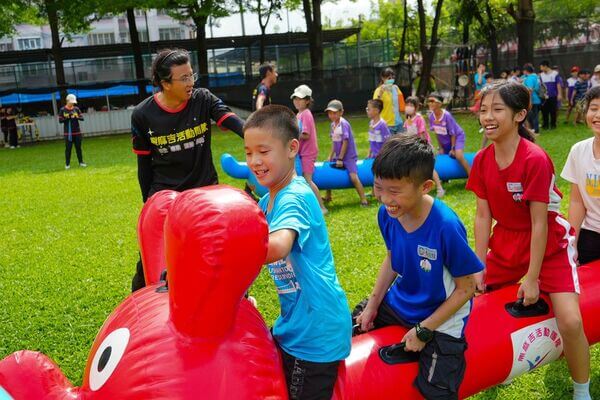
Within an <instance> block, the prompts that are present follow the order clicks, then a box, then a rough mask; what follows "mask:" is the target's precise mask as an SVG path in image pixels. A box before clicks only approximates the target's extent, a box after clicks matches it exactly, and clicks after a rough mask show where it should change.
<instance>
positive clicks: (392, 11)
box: [347, 0, 431, 59]
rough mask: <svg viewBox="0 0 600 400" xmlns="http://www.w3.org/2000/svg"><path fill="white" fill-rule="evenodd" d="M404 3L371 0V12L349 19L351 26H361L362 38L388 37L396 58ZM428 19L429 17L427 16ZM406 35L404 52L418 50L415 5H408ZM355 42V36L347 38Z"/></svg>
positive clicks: (400, 37) (399, 44) (402, 22)
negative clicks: (360, 18)
mask: <svg viewBox="0 0 600 400" xmlns="http://www.w3.org/2000/svg"><path fill="white" fill-rule="evenodd" d="M403 8H404V4H403V2H402V1H385V0H377V3H375V1H374V0H371V14H370V15H369V16H366V19H364V20H362V21H359V20H358V19H351V25H352V27H358V26H359V24H360V26H362V29H361V31H360V34H361V39H362V40H381V39H388V38H389V39H390V40H391V41H392V44H393V47H394V57H393V58H394V59H397V57H398V55H399V54H400V48H401V46H402V43H401V41H402V27H403V24H404V10H403ZM428 19H430V20H431V18H430V17H429V16H428ZM406 34H407V37H406V54H410V53H418V52H419V21H418V17H417V10H416V8H415V7H413V6H411V4H410V3H409V5H408V29H407V32H406ZM347 42H348V43H355V42H356V36H352V37H350V38H349V39H348V40H347Z"/></svg>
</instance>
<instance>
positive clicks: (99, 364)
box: [90, 328, 130, 391]
mask: <svg viewBox="0 0 600 400" xmlns="http://www.w3.org/2000/svg"><path fill="white" fill-rule="evenodd" d="M129 335H130V333H129V329H127V328H119V329H117V330H115V331H112V332H111V333H110V334H109V335H108V336H106V337H105V338H104V340H103V341H102V344H100V347H98V350H97V351H96V354H94V358H93V360H92V365H91V366H90V389H92V390H93V391H95V390H98V389H100V388H101V387H102V386H103V385H104V384H105V383H106V381H107V380H108V378H110V376H111V375H112V373H113V372H114V371H115V369H116V368H117V365H119V361H121V358H122V357H123V354H124V353H125V349H126V348H127V343H129Z"/></svg>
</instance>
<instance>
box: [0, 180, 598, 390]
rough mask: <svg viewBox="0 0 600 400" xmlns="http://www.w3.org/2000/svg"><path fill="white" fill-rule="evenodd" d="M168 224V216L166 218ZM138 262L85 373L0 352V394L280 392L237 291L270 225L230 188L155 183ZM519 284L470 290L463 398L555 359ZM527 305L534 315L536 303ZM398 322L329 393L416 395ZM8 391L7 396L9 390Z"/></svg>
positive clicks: (348, 364)
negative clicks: (519, 300) (136, 281)
mask: <svg viewBox="0 0 600 400" xmlns="http://www.w3.org/2000/svg"><path fill="white" fill-rule="evenodd" d="M163 227H164V228H163ZM138 232H139V234H140V239H139V240H140V248H141V251H142V259H143V261H144V273H145V276H146V280H147V282H148V283H154V282H157V281H158V280H159V277H160V275H161V273H162V271H163V270H164V266H165V264H166V266H167V271H168V276H167V278H168V279H167V280H168V287H167V283H166V282H164V281H163V282H160V281H158V283H157V284H153V285H150V286H149V287H147V288H145V289H142V290H140V291H138V292H136V293H135V294H133V295H132V296H130V297H128V298H127V299H126V300H125V301H124V302H123V303H122V304H121V305H119V307H117V309H116V310H115V311H114V312H113V313H112V315H111V316H110V317H109V318H108V320H107V321H106V322H105V323H104V326H103V327H102V328H101V330H100V332H99V333H98V336H97V337H96V340H95V342H94V345H93V346H92V350H91V352H90V356H89V358H88V362H87V366H86V370H85V375H84V379H83V385H82V386H81V387H79V388H75V387H73V386H72V385H71V384H70V383H69V381H68V380H67V379H66V378H65V376H64V375H63V374H62V372H61V371H60V370H59V368H58V367H57V366H56V365H55V364H54V363H53V362H52V361H51V360H50V359H48V358H47V357H46V356H44V355H42V354H40V353H36V352H30V351H20V352H17V353H14V354H13V355H11V356H9V357H7V358H5V359H4V360H2V361H0V399H3V394H4V393H3V391H2V390H4V391H5V392H6V394H8V395H9V396H12V398H14V399H84V398H85V399H116V398H118V399H149V398H152V399H196V398H206V399H211V400H212V399H227V400H228V399H286V398H287V394H286V393H287V392H286V388H285V379H284V377H283V372H282V370H281V362H280V358H279V355H278V354H277V351H276V348H275V344H274V342H273V339H272V337H271V335H270V333H269V331H268V330H267V327H266V326H265V323H264V321H263V319H262V317H261V316H260V314H259V313H258V312H257V310H256V309H255V308H254V307H252V306H251V305H250V304H249V303H248V302H247V301H246V300H245V299H243V294H244V292H245V290H247V288H248V286H249V285H250V284H251V282H252V281H253V280H254V279H255V278H256V276H257V275H258V272H259V270H260V266H261V265H262V263H263V261H264V259H265V256H266V243H267V240H268V239H267V234H268V233H267V232H268V230H267V226H266V222H265V219H264V217H263V215H262V212H261V211H260V210H259V209H258V207H257V206H256V204H255V203H254V202H253V201H252V200H250V198H249V197H247V196H246V195H245V194H243V193H242V192H241V191H239V190H237V189H232V188H228V187H224V186H216V187H210V188H204V189H195V190H191V191H187V192H184V193H183V194H180V193H176V192H169V191H165V192H160V193H157V194H156V195H154V196H153V197H152V198H151V199H150V200H149V201H148V202H147V203H146V205H145V207H144V210H143V211H142V214H141V215H140V220H139V224H138ZM579 281H580V284H581V287H582V289H581V296H580V304H581V311H582V315H583V320H584V329H585V332H586V334H587V337H588V340H589V341H590V343H595V342H598V341H600V323H598V317H597V315H598V311H600V262H597V263H595V264H592V265H588V266H583V267H580V268H579ZM516 292H517V286H512V287H508V288H505V289H502V290H498V291H495V292H493V293H489V294H485V295H482V296H479V297H477V298H476V299H475V302H474V306H473V311H472V314H471V317H470V320H469V324H468V325H467V331H466V335H467V341H468V343H469V349H468V350H467V353H466V358H467V371H466V375H465V379H464V382H463V384H462V386H461V390H460V397H461V398H464V397H467V396H470V395H472V394H475V393H477V392H480V391H482V390H484V389H486V388H488V387H491V386H494V385H497V384H499V383H502V382H505V381H508V380H511V379H512V378H514V377H516V376H519V375H522V374H524V373H526V372H528V371H530V370H532V369H534V368H537V367H539V366H541V365H544V364H546V363H548V362H551V361H553V360H556V359H557V358H559V357H560V355H561V353H562V342H561V338H560V334H559V333H558V329H557V327H556V321H555V319H554V317H553V314H552V311H551V308H550V307H548V304H549V300H548V298H547V297H544V296H542V297H543V299H544V300H545V301H546V303H545V304H546V306H545V307H544V305H543V304H541V303H539V304H538V306H537V307H533V308H528V309H522V308H520V307H518V306H515V305H514V299H515V298H516ZM532 314H533V315H532ZM404 332H405V330H404V329H402V328H400V327H389V328H384V329H379V330H376V331H373V332H370V333H367V334H364V335H360V336H357V337H355V338H354V339H353V342H352V352H351V354H350V356H349V357H348V358H347V359H346V361H345V363H344V364H342V365H341V366H340V371H339V377H338V382H337V385H336V388H335V393H334V397H335V398H336V399H348V400H353V399H356V400H358V399H360V400H370V399H373V400H381V399H387V398H402V399H409V400H410V399H421V396H420V395H419V393H418V392H417V390H416V389H415V388H414V387H413V386H412V382H413V380H414V378H415V376H416V373H417V363H416V362H415V361H414V359H413V358H411V357H410V354H406V353H404V352H403V351H402V350H401V349H398V348H397V347H396V346H394V344H397V343H398V341H399V340H400V339H401V338H402V337H403V334H404ZM8 398H9V399H10V398H11V397H8Z"/></svg>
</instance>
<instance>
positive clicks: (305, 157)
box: [290, 85, 327, 214]
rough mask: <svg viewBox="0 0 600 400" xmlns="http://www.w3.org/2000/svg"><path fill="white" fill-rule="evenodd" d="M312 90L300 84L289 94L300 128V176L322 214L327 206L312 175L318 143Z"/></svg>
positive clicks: (317, 152) (317, 153)
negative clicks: (311, 107) (311, 106)
mask: <svg viewBox="0 0 600 400" xmlns="http://www.w3.org/2000/svg"><path fill="white" fill-rule="evenodd" d="M311 96H312V90H311V88H309V87H308V86H306V85H300V86H298V87H297V88H296V89H295V90H294V93H292V95H291V96H290V98H291V99H292V101H293V102H294V107H296V110H298V114H296V118H298V127H299V129H300V150H299V151H298V156H299V157H300V163H301V165H302V176H303V177H304V179H305V180H306V183H308V185H309V186H310V188H311V189H312V191H313V192H314V193H315V196H317V200H318V201H319V206H320V207H321V211H322V212H323V214H327V208H325V205H324V204H323V200H322V199H321V195H320V194H319V188H318V187H317V185H315V183H314V181H313V179H312V176H313V173H314V172H315V161H316V160H317V156H318V155H319V145H318V144H317V128H316V127H315V119H314V118H313V115H312V113H311V112H310V109H309V108H310V105H311V104H312V101H313V100H312V97H311Z"/></svg>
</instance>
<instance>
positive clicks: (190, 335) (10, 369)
mask: <svg viewBox="0 0 600 400" xmlns="http://www.w3.org/2000/svg"><path fill="white" fill-rule="evenodd" d="M175 197H176V198H175ZM158 199H163V200H164V199H168V201H166V202H165V203H164V204H167V205H168V203H169V202H170V203H171V207H170V210H169V212H168V213H167V214H166V220H165V225H164V249H165V252H164V254H165V256H166V264H167V271H168V287H167V284H166V283H165V282H160V283H159V284H156V285H151V286H148V287H146V288H144V289H142V290H139V291H137V292H136V293H134V294H133V295H131V296H129V297H128V298H127V299H126V300H125V301H124V302H123V303H121V304H120V305H119V306H118V307H117V309H116V310H115V311H114V312H113V313H112V314H111V316H110V317H109V318H108V319H107V321H106V322H105V323H104V325H103V326H102V328H101V329H100V332H99V333H98V335H97V337H96V340H95V341H94V344H93V346H92V349H91V351H90V355H89V357H88V362H87V366H86V369H85V374H84V377H83V384H82V386H81V387H73V386H72V385H71V383H70V382H69V381H68V380H67V378H66V377H65V376H64V375H63V373H62V372H61V371H60V369H59V368H58V367H57V366H56V364H54V363H53V362H52V361H51V360H50V359H49V358H47V357H46V356H44V355H43V354H40V353H37V352H32V351H19V352H16V353H14V354H12V355H10V356H8V357H7V358H5V359H4V360H2V361H0V398H3V395H4V396H5V397H6V395H8V396H10V397H8V398H9V399H10V398H11V397H12V398H14V399H28V400H31V399H198V398H205V399H286V398H287V390H286V386H285V378H284V376H283V371H282V368H281V361H280V358H279V354H278V353H277V350H276V347H275V344H274V342H273V339H272V337H271V335H270V333H269V330H268V329H267V327H266V325H265V323H264V321H263V319H262V317H261V316H260V314H259V313H258V311H257V310H256V309H255V308H254V307H253V306H252V305H251V304H250V303H249V302H248V301H246V300H245V299H244V293H245V291H246V289H247V288H248V286H250V284H251V283H252V281H254V279H255V278H256V276H257V275H258V273H259V271H260V268H261V266H262V263H263V261H264V259H265V257H266V250H267V240H268V239H267V238H268V228H267V224H266V221H265V219H264V216H263V214H262V212H261V211H260V209H259V208H258V206H257V205H256V203H255V202H254V201H252V200H251V199H250V198H249V197H248V196H247V195H246V194H244V193H243V192H241V191H239V190H237V189H233V188H228V187H223V186H213V187H209V188H204V189H194V190H190V191H187V192H184V193H182V194H180V195H178V196H176V195H175V194H173V193H170V194H165V195H161V196H160V197H158V198H157V200H158ZM160 231H162V228H161V229H160ZM141 241H142V242H144V240H143V239H142V240H141ZM159 242H160V240H159ZM146 261H147V260H146ZM150 264H151V263H149V264H148V265H150ZM147 272H148V270H147ZM2 389H3V390H4V392H5V393H3V390H2Z"/></svg>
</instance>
